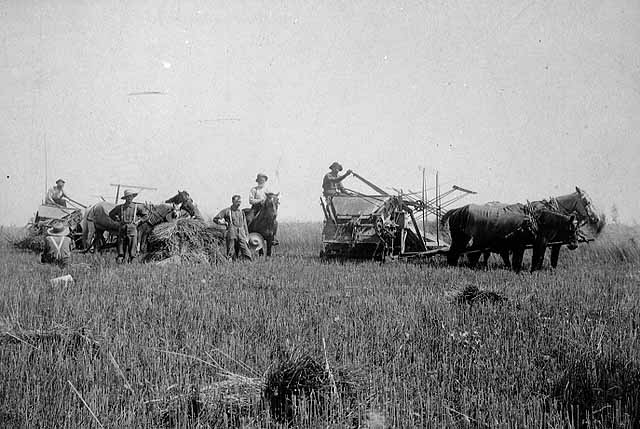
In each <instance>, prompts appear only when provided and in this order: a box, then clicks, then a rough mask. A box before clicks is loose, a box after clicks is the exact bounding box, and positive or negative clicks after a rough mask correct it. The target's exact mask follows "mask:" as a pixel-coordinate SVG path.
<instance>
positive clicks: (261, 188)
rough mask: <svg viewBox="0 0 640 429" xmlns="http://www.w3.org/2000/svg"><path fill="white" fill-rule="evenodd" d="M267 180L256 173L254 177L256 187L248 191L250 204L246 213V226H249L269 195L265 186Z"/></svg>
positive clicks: (263, 175)
mask: <svg viewBox="0 0 640 429" xmlns="http://www.w3.org/2000/svg"><path fill="white" fill-rule="evenodd" d="M267 180H269V178H268V177H267V175H266V174H263V173H258V176H257V177H256V183H257V184H258V185H257V186H254V187H253V188H251V190H250V191H249V204H251V209H249V210H248V211H247V226H248V225H251V221H252V220H253V218H255V217H256V215H257V214H258V212H259V211H260V209H261V208H262V204H264V202H265V200H266V199H267V194H268V193H269V190H268V189H267V186H266V183H267Z"/></svg>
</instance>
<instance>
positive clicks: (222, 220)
mask: <svg viewBox="0 0 640 429" xmlns="http://www.w3.org/2000/svg"><path fill="white" fill-rule="evenodd" d="M241 203H242V198H241V197H240V195H234V196H233V197H232V198H231V207H227V208H226V209H224V210H222V211H221V212H220V213H218V214H217V215H216V216H215V217H214V218H213V221H214V222H215V223H218V224H220V225H226V226H227V235H226V242H227V256H228V257H229V258H237V257H238V256H239V254H240V253H241V254H242V257H244V258H245V259H249V260H251V252H250V251H249V247H247V237H248V236H249V232H248V231H247V220H246V218H245V216H244V212H243V211H242V210H241V209H240V204H241Z"/></svg>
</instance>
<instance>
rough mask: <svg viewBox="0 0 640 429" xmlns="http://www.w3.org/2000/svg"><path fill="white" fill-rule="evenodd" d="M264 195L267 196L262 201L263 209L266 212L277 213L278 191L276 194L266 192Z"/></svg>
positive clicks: (278, 204)
mask: <svg viewBox="0 0 640 429" xmlns="http://www.w3.org/2000/svg"><path fill="white" fill-rule="evenodd" d="M265 196H266V197H267V198H266V199H265V201H264V205H263V210H265V209H266V211H267V212H270V213H271V214H273V215H277V214H278V207H279V206H280V192H278V193H277V194H274V193H272V192H267V193H266V195H265Z"/></svg>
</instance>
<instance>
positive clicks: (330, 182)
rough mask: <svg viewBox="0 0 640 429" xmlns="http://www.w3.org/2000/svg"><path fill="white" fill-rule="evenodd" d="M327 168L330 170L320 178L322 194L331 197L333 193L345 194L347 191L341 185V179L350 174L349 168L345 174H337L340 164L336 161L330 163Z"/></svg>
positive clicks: (340, 169) (340, 168) (340, 167)
mask: <svg viewBox="0 0 640 429" xmlns="http://www.w3.org/2000/svg"><path fill="white" fill-rule="evenodd" d="M329 170H331V171H329V172H328V173H327V174H325V175H324V178H323V179H322V192H323V195H324V196H325V197H332V196H334V195H340V194H347V191H346V190H345V189H344V186H343V185H342V181H343V180H344V179H346V178H347V177H348V176H349V175H350V174H351V170H347V172H346V173H345V174H343V175H342V176H339V175H338V173H339V172H340V171H342V165H340V164H339V163H338V162H334V163H333V164H331V165H330V166H329Z"/></svg>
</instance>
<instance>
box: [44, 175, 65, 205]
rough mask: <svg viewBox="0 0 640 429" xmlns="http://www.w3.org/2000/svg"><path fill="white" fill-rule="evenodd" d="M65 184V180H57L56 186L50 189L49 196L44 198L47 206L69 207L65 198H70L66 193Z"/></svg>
mask: <svg viewBox="0 0 640 429" xmlns="http://www.w3.org/2000/svg"><path fill="white" fill-rule="evenodd" d="M64 184H65V181H64V180H62V179H58V180H56V186H54V187H52V188H50V189H49V190H48V191H47V195H46V196H45V197H44V203H45V204H46V205H48V206H62V207H67V201H66V200H65V198H69V197H68V196H67V194H65V193H64Z"/></svg>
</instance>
